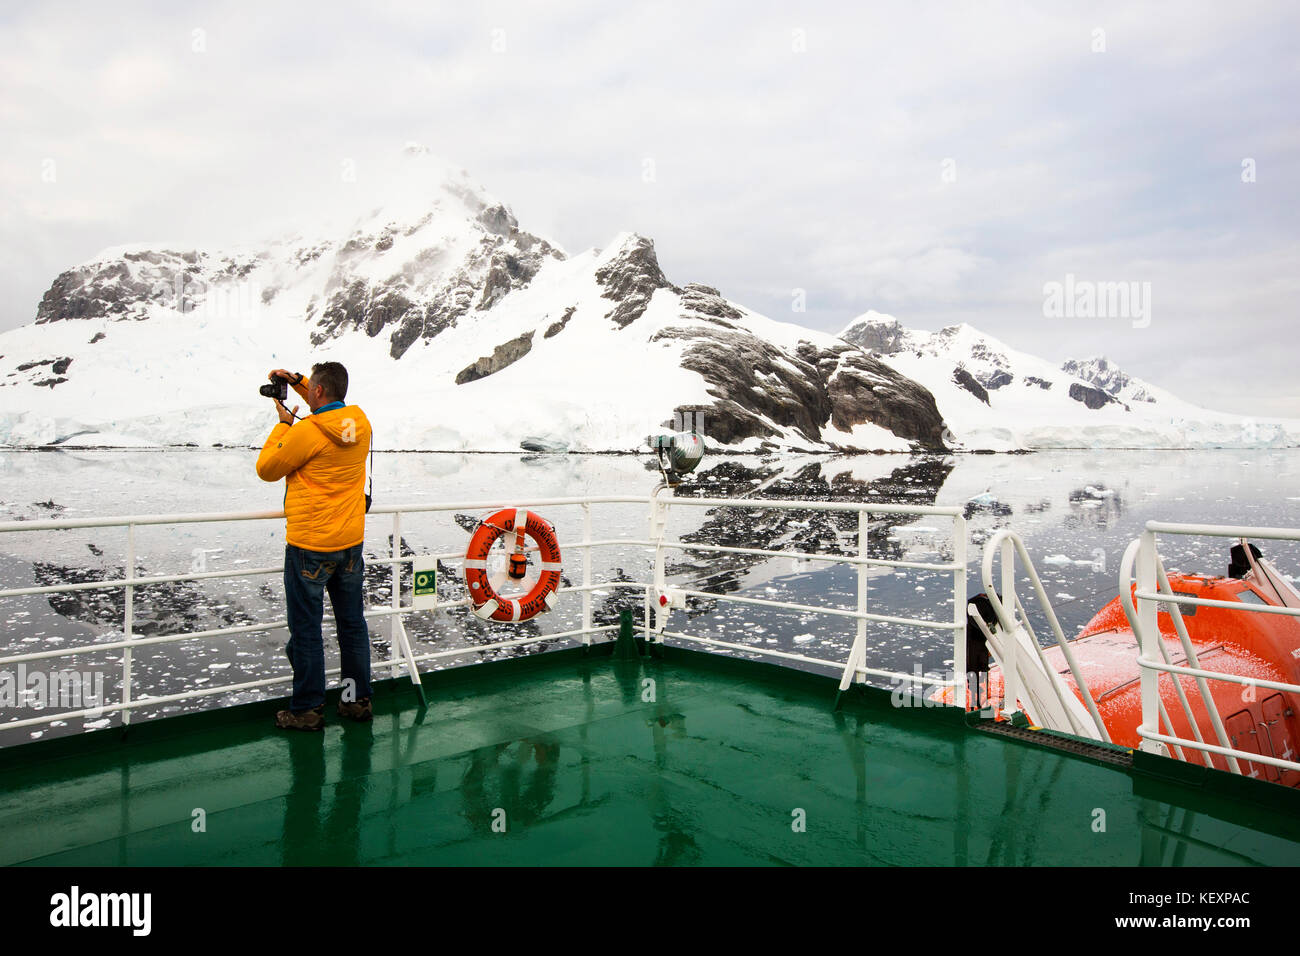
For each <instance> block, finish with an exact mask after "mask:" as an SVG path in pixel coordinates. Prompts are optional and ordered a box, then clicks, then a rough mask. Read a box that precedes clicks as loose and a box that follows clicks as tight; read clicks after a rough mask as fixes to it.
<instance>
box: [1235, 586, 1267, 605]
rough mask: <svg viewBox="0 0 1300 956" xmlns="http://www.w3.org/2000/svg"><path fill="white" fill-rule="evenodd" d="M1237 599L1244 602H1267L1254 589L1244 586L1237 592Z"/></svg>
mask: <svg viewBox="0 0 1300 956" xmlns="http://www.w3.org/2000/svg"><path fill="white" fill-rule="evenodd" d="M1237 600H1238V601H1241V602H1242V603H1243V604H1267V603H1268V602H1267V601H1265V600H1264V599H1263V598H1262V597H1260V596H1259V595H1258V594H1256V593H1255V592H1254V591H1252V590H1251V589H1250V588H1242V589H1241V590H1240V591H1238V592H1237Z"/></svg>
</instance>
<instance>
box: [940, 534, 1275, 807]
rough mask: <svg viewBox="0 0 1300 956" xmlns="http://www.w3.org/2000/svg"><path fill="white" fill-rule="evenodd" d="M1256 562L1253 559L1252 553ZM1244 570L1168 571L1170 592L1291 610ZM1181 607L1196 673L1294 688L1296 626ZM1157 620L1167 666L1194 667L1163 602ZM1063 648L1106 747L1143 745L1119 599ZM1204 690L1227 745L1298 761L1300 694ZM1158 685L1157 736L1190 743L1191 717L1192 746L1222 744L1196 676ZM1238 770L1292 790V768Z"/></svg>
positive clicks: (1063, 668) (1188, 753)
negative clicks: (1101, 726)
mask: <svg viewBox="0 0 1300 956" xmlns="http://www.w3.org/2000/svg"><path fill="white" fill-rule="evenodd" d="M1239 547H1240V546H1239ZM1233 551H1234V558H1237V557H1238V554H1239V552H1238V549H1237V548H1234V549H1233ZM1254 556H1256V557H1257V556H1258V552H1257V551H1256V552H1255V554H1254ZM1235 567H1237V566H1236V565H1234V568H1235ZM1242 567H1245V565H1243V566H1242ZM1250 567H1252V568H1253V570H1251V571H1249V572H1246V573H1244V574H1243V575H1242V576H1232V577H1211V576H1208V575H1198V574H1176V573H1170V575H1169V583H1170V585H1171V586H1172V589H1173V592H1174V593H1175V594H1178V595H1180V596H1187V597H1196V598H1204V599H1209V600H1214V601H1226V602H1229V603H1241V604H1256V605H1259V604H1267V605H1272V606H1275V607H1278V606H1294V604H1293V603H1292V600H1291V599H1290V598H1292V596H1294V594H1295V592H1294V591H1293V590H1292V589H1290V588H1289V587H1288V586H1286V585H1284V584H1283V585H1281V586H1280V587H1279V586H1277V585H1278V583H1279V582H1277V581H1276V578H1275V577H1270V576H1268V575H1266V574H1262V573H1259V569H1258V567H1256V566H1255V565H1254V562H1253V561H1252V562H1251V564H1250ZM1270 570H1271V569H1270ZM1232 573H1234V574H1235V572H1232ZM1133 590H1136V587H1134V589H1133ZM1180 609H1181V611H1182V617H1183V622H1184V624H1185V626H1186V629H1187V633H1188V637H1189V638H1190V639H1191V644H1192V650H1193V651H1194V652H1195V655H1196V662H1197V665H1199V667H1200V669H1202V670H1207V671H1216V672H1219V673H1223V674H1231V675H1234V676H1240V677H1245V678H1250V679H1252V680H1256V681H1260V680H1264V681H1275V682H1278V683H1285V684H1300V619H1297V618H1295V617H1290V616H1285V615H1279V614H1261V613H1252V612H1249V611H1244V610H1237V609H1232V608H1221V607H1209V606H1204V605H1189V604H1182V605H1180ZM1156 622H1157V627H1158V629H1159V633H1160V639H1161V640H1162V641H1163V642H1164V644H1165V650H1166V652H1167V657H1168V661H1169V662H1170V663H1171V664H1174V665H1177V666H1182V667H1187V666H1192V665H1190V664H1189V662H1188V660H1187V655H1186V653H1185V652H1184V649H1183V644H1182V641H1181V640H1180V639H1179V637H1178V633H1177V631H1176V629H1175V625H1174V621H1173V618H1172V617H1171V614H1170V609H1169V607H1168V605H1167V604H1161V605H1159V610H1158V612H1157V615H1156ZM1070 648H1071V651H1072V652H1073V654H1074V656H1075V659H1076V661H1077V662H1078V664H1079V669H1080V672H1081V673H1082V675H1083V679H1084V680H1085V681H1086V683H1087V686H1088V692H1089V693H1090V694H1091V695H1092V699H1093V701H1094V702H1095V703H1096V705H1097V710H1098V713H1099V714H1100V716H1101V718H1102V721H1103V722H1104V723H1105V725H1106V729H1107V731H1108V732H1109V734H1110V737H1111V740H1112V741H1113V742H1114V743H1116V744H1119V745H1120V746H1124V747H1133V748H1137V747H1138V746H1139V745H1140V743H1141V738H1140V737H1139V736H1138V732H1137V728H1138V727H1139V726H1140V725H1141V723H1142V696H1141V680H1140V675H1139V668H1138V664H1137V659H1138V647H1137V639H1136V637H1135V636H1134V634H1133V629H1132V627H1131V626H1130V625H1129V621H1128V618H1127V616H1126V615H1125V613H1124V608H1123V606H1122V603H1121V601H1120V599H1119V598H1118V597H1117V598H1115V599H1114V600H1112V601H1111V602H1110V603H1108V604H1107V605H1106V606H1105V607H1103V608H1102V609H1101V610H1100V611H1098V612H1097V614H1096V615H1095V616H1094V617H1093V618H1092V620H1091V621H1089V622H1088V624H1087V626H1085V627H1084V628H1083V630H1082V631H1081V632H1080V633H1079V636H1078V637H1077V638H1075V639H1074V640H1073V641H1071V642H1070ZM1043 653H1044V655H1045V656H1046V658H1047V661H1048V664H1049V665H1050V666H1051V667H1052V668H1053V669H1054V670H1055V671H1056V673H1057V674H1059V675H1060V677H1061V679H1062V681H1063V682H1064V684H1065V686H1067V687H1068V688H1069V689H1070V691H1071V692H1073V693H1074V695H1075V697H1077V698H1078V699H1079V701H1080V703H1084V698H1083V695H1082V693H1081V692H1080V690H1079V687H1078V685H1077V683H1076V682H1075V680H1074V676H1073V674H1072V673H1071V671H1070V667H1069V665H1068V664H1067V662H1066V660H1065V655H1064V654H1063V653H1062V652H1061V649H1060V648H1059V647H1056V646H1054V645H1053V646H1051V647H1045V648H1044V649H1043ZM1175 680H1176V681H1178V682H1179V686H1180V687H1181V688H1182V691H1183V696H1184V697H1185V698H1186V700H1187V705H1188V706H1187V708H1184V707H1183V704H1182V701H1181V700H1180V699H1179V696H1178V693H1177V691H1176V690H1175V686H1174V681H1175ZM1206 684H1207V688H1208V690H1209V692H1210V697H1211V699H1212V700H1213V701H1214V703H1215V706H1216V707H1217V709H1218V712H1219V715H1220V717H1221V719H1222V722H1223V728H1224V731H1225V733H1226V735H1227V737H1228V746H1229V747H1231V748H1232V749H1234V750H1242V751H1248V752H1252V753H1257V754H1260V755H1261V756H1269V757H1275V758H1278V759H1281V760H1292V761H1295V760H1298V759H1300V758H1298V757H1297V754H1298V753H1300V716H1298V715H1300V695H1296V694H1292V693H1290V692H1286V691H1278V690H1274V689H1268V688H1261V687H1258V686H1255V685H1251V684H1245V685H1243V684H1235V683H1230V682H1228V681H1223V680H1207V681H1206ZM1159 688H1160V700H1161V702H1162V703H1163V705H1164V713H1165V714H1167V715H1168V722H1166V720H1165V719H1164V718H1163V717H1162V719H1161V721H1160V732H1161V733H1164V734H1167V735H1170V736H1174V737H1179V738H1183V739H1187V740H1194V739H1196V737H1197V734H1196V733H1195V732H1194V731H1193V729H1192V727H1191V722H1190V721H1189V720H1188V711H1190V713H1191V715H1192V717H1193V718H1194V720H1195V723H1196V728H1197V730H1199V736H1200V739H1201V740H1203V741H1204V742H1206V743H1208V744H1214V745H1219V744H1220V740H1219V736H1218V733H1217V731H1216V730H1215V727H1214V723H1213V720H1212V718H1211V717H1210V714H1209V709H1208V708H1207V706H1206V704H1205V700H1204V698H1203V697H1202V696H1201V692H1200V688H1199V686H1198V683H1197V680H1196V678H1194V677H1192V676H1189V675H1182V674H1179V675H1175V674H1162V675H1161V677H1160V680H1159ZM944 696H946V697H947V699H948V700H949V701H950V700H951V699H952V697H951V694H947V695H944ZM1001 696H1002V675H1001V672H1000V670H999V669H998V667H997V666H996V665H994V666H993V667H992V668H990V670H989V692H988V695H987V698H988V699H989V700H999V699H1001ZM1180 749H1181V753H1175V754H1173V755H1174V756H1175V757H1177V758H1179V759H1182V760H1185V761H1188V762H1190V763H1197V764H1201V765H1206V764H1208V765H1210V766H1213V767H1216V768H1217V769H1220V770H1227V769H1229V768H1228V762H1227V758H1226V757H1224V756H1221V755H1218V754H1211V753H1207V752H1205V751H1201V750H1197V749H1195V748H1191V747H1186V748H1180ZM1238 765H1239V767H1240V770H1241V772H1242V773H1243V774H1244V775H1247V776H1251V777H1256V778H1258V779H1261V780H1268V781H1272V782H1274V783H1281V784H1282V785H1284V786H1289V787H1296V786H1300V771H1295V770H1289V769H1284V768H1281V767H1276V766H1273V765H1272V764H1266V763H1256V762H1251V761H1249V760H1242V759H1239V760H1238Z"/></svg>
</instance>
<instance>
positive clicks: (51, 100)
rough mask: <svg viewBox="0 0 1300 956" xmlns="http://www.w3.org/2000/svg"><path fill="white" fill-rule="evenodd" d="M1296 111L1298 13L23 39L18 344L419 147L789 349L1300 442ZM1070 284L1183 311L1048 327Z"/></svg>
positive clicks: (0, 63) (882, 8)
mask: <svg viewBox="0 0 1300 956" xmlns="http://www.w3.org/2000/svg"><path fill="white" fill-rule="evenodd" d="M860 7H865V8H864V9H859V8H860ZM1298 104H1300V7H1298V6H1297V5H1296V4H1294V3H1283V2H1279V3H1258V4H1255V3H1243V2H1236V0H1234V2H1230V3H1229V2H1219V3H1188V2H1178V3H1168V4H1154V3H1145V4H1133V3H1115V4H1106V3H1078V4H1063V3H1054V2H1052V3H1049V2H1043V3H1039V4H1030V3H1021V4H1007V5H998V4H994V3H983V2H981V3H935V4H926V3H889V4H883V3H881V4H872V5H870V6H867V5H863V4H858V3H849V2H842V3H833V4H832V3H826V4H816V3H801V4H798V5H793V4H766V3H756V2H737V3H708V2H692V3H679V4H665V5H656V4H651V3H638V4H635V5H628V6H626V7H625V6H623V5H615V4H610V3H594V2H592V3H564V2H555V0H547V2H545V3H532V4H507V3H483V4H470V3H456V4H451V3H429V2H418V3H410V4H406V3H385V2H370V3H367V4H365V5H364V6H362V5H356V6H355V7H353V6H352V5H348V6H347V7H343V6H340V5H333V4H329V3H308V4H301V5H293V4H289V3H279V2H276V3H266V2H263V3H248V4H202V5H199V4H188V3H159V4H156V5H155V4H139V5H133V4H129V3H112V4H98V5H89V4H84V3H83V4H69V5H64V4H59V3H49V2H42V3H39V4H26V5H23V6H22V7H18V6H17V5H14V4H9V5H6V6H5V8H4V10H3V12H0V174H2V175H3V183H4V188H3V193H2V195H0V253H2V255H0V293H2V295H0V330H3V329H9V328H13V327H16V326H18V325H22V324H26V323H28V322H31V321H32V320H33V319H34V318H35V312H36V305H37V303H38V302H39V300H40V297H41V295H42V293H43V292H44V290H45V289H46V288H48V286H49V284H50V282H51V280H52V279H53V278H54V277H55V276H56V275H57V274H58V273H59V272H61V271H62V270H64V269H66V268H68V267H70V266H73V265H76V264H77V263H79V262H81V261H84V260H86V259H88V258H90V257H92V256H93V255H95V253H97V252H98V251H99V250H100V249H102V248H104V247H106V246H110V245H116V244H120V243H125V242H141V241H153V240H158V241H168V242H171V241H190V242H194V243H201V244H205V245H207V244H212V243H223V242H228V241H238V240H255V239H257V238H260V237H262V236H265V235H267V233H268V230H270V229H271V228H272V223H282V222H284V221H286V220H290V221H291V220H293V219H294V218H295V217H300V216H309V215H310V214H311V212H312V211H313V210H314V209H316V208H317V207H319V206H322V205H325V204H327V203H328V202H329V199H330V197H331V196H334V195H335V194H337V193H338V191H340V190H345V189H348V188H350V187H349V184H348V183H346V182H343V177H342V176H341V170H342V169H343V168H344V163H350V164H351V168H354V169H355V170H356V174H357V177H358V179H364V177H365V176H366V174H367V171H368V170H373V169H376V168H378V166H379V163H380V159H381V158H382V157H385V156H389V155H392V154H394V153H395V152H397V151H399V150H400V149H401V148H402V146H403V145H404V144H405V143H407V142H408V141H417V142H420V143H423V144H426V145H427V146H429V147H430V148H431V149H432V150H433V151H434V152H435V153H437V154H438V155H440V156H442V157H444V158H446V159H448V160H450V161H452V162H454V163H456V164H459V165H461V166H463V167H464V168H465V169H467V170H468V171H469V173H470V174H471V176H472V177H473V178H475V179H476V180H477V181H479V182H480V183H482V184H483V185H484V186H485V187H486V188H487V189H488V190H489V191H490V192H492V193H493V194H494V195H496V196H498V197H500V198H501V199H503V200H504V201H506V202H507V204H509V205H510V206H511V207H512V208H513V210H514V212H515V214H516V215H517V216H518V218H519V220H520V224H521V226H523V227H524V228H526V229H528V230H530V231H533V232H537V233H540V234H542V235H545V236H548V237H550V238H552V239H554V240H555V241H557V242H558V243H559V244H560V245H561V246H563V247H564V248H565V249H566V250H568V251H569V252H570V253H574V252H579V251H582V250H583V249H586V248H588V247H591V246H603V245H605V244H607V243H608V242H609V241H610V239H612V238H613V237H614V236H615V235H616V234H617V233H619V232H621V231H624V230H633V231H637V232H640V233H642V234H644V235H648V236H650V237H651V238H653V239H654V240H655V244H656V248H657V249H658V252H659V258H660V262H661V264H662V265H663V267H664V270H665V272H666V273H667V275H668V277H669V278H670V279H671V280H672V281H674V282H676V283H678V284H681V283H684V282H692V281H696V282H704V283H706V284H709V285H714V286H717V287H718V288H719V289H721V291H722V292H723V294H724V295H726V296H727V297H728V298H730V299H733V300H735V301H738V302H741V303H743V304H744V305H746V306H748V307H750V308H753V309H756V310H758V311H760V312H763V313H765V314H767V315H769V316H771V317H772V318H776V319H782V320H786V321H794V322H799V323H801V324H804V325H808V326H810V327H813V328H817V329H821V330H825V331H830V332H837V331H839V330H840V329H841V328H842V327H843V326H844V325H845V324H846V323H847V322H848V321H849V320H850V319H852V318H853V317H855V316H857V315H859V314H861V313H863V312H865V311H867V310H869V309H875V310H877V311H881V312H889V313H892V314H894V315H896V316H898V317H899V318H900V319H901V320H902V321H903V322H904V324H906V325H909V326H912V327H917V328H925V329H937V328H940V327H941V326H943V325H948V324H952V323H955V322H963V321H964V322H969V323H971V324H972V325H975V326H976V327H978V328H980V329H982V330H984V331H986V332H988V333H990V334H992V335H995V336H997V337H999V338H1002V339H1004V340H1005V341H1006V342H1007V343H1008V344H1010V345H1012V346H1014V347H1017V348H1021V349H1024V350H1026V351H1030V352H1035V353H1037V354H1040V355H1043V356H1044V357H1046V358H1049V359H1053V360H1056V361H1060V360H1062V359H1065V358H1068V357H1085V356H1090V355H1095V354H1105V355H1107V356H1108V357H1110V358H1112V359H1113V360H1115V361H1117V362H1119V363H1120V364H1121V365H1122V366H1123V367H1124V368H1126V369H1127V370H1129V371H1130V372H1131V373H1133V374H1135V375H1138V376H1139V377H1142V378H1146V379H1148V380H1150V381H1152V382H1155V383H1156V384H1159V385H1162V386H1164V387H1166V388H1169V389H1170V390H1172V391H1174V392H1175V393H1177V394H1179V395H1181V396H1182V397H1184V398H1187V399H1189V400H1191V401H1195V402H1198V403H1200V404H1203V405H1206V406H1209V407H1214V408H1220V409H1223V410H1230V411H1237V412H1241V413H1243V414H1274V415H1277V414H1284V415H1290V416H1295V417H1300V381H1297V378H1298V375H1297V367H1296V366H1297V361H1296V360H1297V356H1300V348H1297V345H1296V336H1297V334H1300V326H1298V325H1297V323H1296V321H1295V319H1296V317H1297V302H1300V278H1298V275H1300V273H1298V271H1297V264H1298V263H1300V225H1298V224H1300V198H1298V197H1300V124H1298V122H1297V117H1298V116H1300V106H1298ZM1067 274H1070V275H1073V276H1074V277H1075V282H1076V284H1077V283H1101V282H1127V283H1137V284H1138V285H1137V286H1135V287H1134V288H1135V289H1137V290H1138V292H1139V294H1141V291H1142V289H1143V288H1144V287H1143V286H1142V285H1141V284H1142V283H1149V286H1147V287H1145V288H1149V290H1150V299H1149V302H1146V300H1145V298H1143V299H1140V300H1138V301H1140V302H1142V303H1143V304H1142V311H1141V312H1138V311H1136V309H1135V307H1134V305H1133V304H1131V305H1130V312H1131V313H1133V314H1130V315H1121V316H1115V315H1082V316H1081V315H1077V314H1076V315H1052V314H1045V312H1049V313H1050V312H1051V310H1050V309H1045V294H1044V286H1045V284H1047V283H1051V282H1061V283H1064V282H1065V279H1066V276H1067ZM797 290H804V292H803V298H804V301H806V311H796V310H795V308H796V305H797V303H798V302H799V300H800V296H799V293H798V291H797Z"/></svg>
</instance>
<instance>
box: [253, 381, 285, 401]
mask: <svg viewBox="0 0 1300 956" xmlns="http://www.w3.org/2000/svg"><path fill="white" fill-rule="evenodd" d="M257 394H258V395H264V396H266V397H267V398H278V399H279V400H280V401H282V402H283V401H284V400H285V399H286V398H288V397H289V383H288V382H286V381H285V380H284V379H282V378H277V379H276V380H275V381H274V382H271V383H270V384H268V385H263V386H262V387H261V388H259V389H258V390H257Z"/></svg>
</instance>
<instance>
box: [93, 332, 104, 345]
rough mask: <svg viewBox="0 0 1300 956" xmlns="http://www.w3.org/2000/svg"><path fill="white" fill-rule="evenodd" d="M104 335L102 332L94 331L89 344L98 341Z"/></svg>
mask: <svg viewBox="0 0 1300 956" xmlns="http://www.w3.org/2000/svg"><path fill="white" fill-rule="evenodd" d="M106 337H107V336H105V335H104V333H103V332H96V333H95V335H94V337H93V338H92V339H91V340H90V344H91V345H94V344H95V343H96V342H98V341H99V340H100V339H103V338H106Z"/></svg>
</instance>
